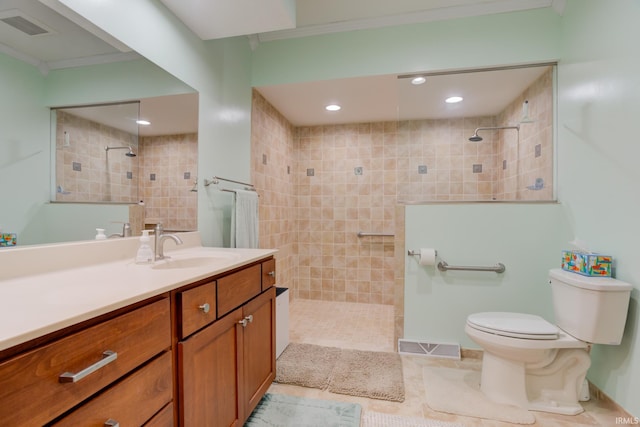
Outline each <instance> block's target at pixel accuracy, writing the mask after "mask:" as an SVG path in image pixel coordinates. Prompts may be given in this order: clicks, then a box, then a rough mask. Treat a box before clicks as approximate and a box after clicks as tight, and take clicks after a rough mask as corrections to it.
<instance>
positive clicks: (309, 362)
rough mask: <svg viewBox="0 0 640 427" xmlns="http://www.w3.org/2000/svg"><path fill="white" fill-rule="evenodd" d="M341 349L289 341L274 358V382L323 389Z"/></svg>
mask: <svg viewBox="0 0 640 427" xmlns="http://www.w3.org/2000/svg"><path fill="white" fill-rule="evenodd" d="M341 351H342V350H341V349H339V348H336V347H323V346H319V345H314V344H297V343H291V344H289V345H288V346H287V348H285V349H284V351H283V352H282V354H281V355H280V357H278V360H276V379H275V382H277V383H281V384H293V385H299V386H302V387H310V388H319V389H322V390H324V389H325V388H327V385H329V376H330V375H331V371H333V368H334V366H335V365H336V361H337V360H338V356H339V355H340V352H341Z"/></svg>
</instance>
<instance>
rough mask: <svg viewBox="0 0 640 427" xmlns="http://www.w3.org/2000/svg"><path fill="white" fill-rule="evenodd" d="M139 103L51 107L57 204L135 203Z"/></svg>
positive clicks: (55, 199)
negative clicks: (53, 129) (53, 124)
mask: <svg viewBox="0 0 640 427" xmlns="http://www.w3.org/2000/svg"><path fill="white" fill-rule="evenodd" d="M139 107H140V103H139V102H125V103H117V104H106V105H89V106H82V107H67V108H54V109H52V117H51V118H52V120H53V123H55V126H54V128H55V153H56V160H55V161H56V165H55V171H56V180H55V196H54V197H53V201H57V202H100V203H106V202H115V203H137V202H138V201H139V200H140V199H139V198H138V181H139V177H140V174H139V170H138V169H139V168H138V157H137V156H136V154H135V153H137V152H138V124H137V123H136V121H137V120H138V113H139Z"/></svg>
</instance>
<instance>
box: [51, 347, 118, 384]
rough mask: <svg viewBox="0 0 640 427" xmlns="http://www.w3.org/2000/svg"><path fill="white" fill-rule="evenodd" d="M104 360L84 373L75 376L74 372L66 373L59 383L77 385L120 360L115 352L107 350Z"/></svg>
mask: <svg viewBox="0 0 640 427" xmlns="http://www.w3.org/2000/svg"><path fill="white" fill-rule="evenodd" d="M102 356H103V358H102V359H101V360H99V361H98V362H96V363H94V364H93V365H91V366H88V367H86V368H84V369H83V370H82V371H80V372H78V373H76V374H74V373H73V372H65V373H64V374H61V375H60V376H59V377H58V381H59V382H61V383H77V382H78V381H80V380H81V379H83V378H84V377H86V376H87V375H89V374H91V373H93V372H95V371H97V370H98V369H100V368H102V367H104V366H106V365H108V364H109V363H111V362H113V361H114V360H116V359H117V358H118V353H116V352H115V351H111V350H107V351H105V352H104V353H102Z"/></svg>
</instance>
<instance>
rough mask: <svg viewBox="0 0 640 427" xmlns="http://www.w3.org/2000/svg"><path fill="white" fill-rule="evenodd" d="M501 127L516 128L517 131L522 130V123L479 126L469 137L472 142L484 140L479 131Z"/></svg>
mask: <svg viewBox="0 0 640 427" xmlns="http://www.w3.org/2000/svg"><path fill="white" fill-rule="evenodd" d="M500 129H515V130H517V131H520V125H515V126H491V127H486V128H477V129H476V131H475V132H474V133H473V136H471V137H470V138H469V141H471V142H479V141H482V137H481V136H480V135H478V131H481V130H500Z"/></svg>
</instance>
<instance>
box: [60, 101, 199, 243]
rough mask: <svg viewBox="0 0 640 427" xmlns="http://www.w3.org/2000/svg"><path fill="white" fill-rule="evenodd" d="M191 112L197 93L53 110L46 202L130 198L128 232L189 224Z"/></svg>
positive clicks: (194, 151)
mask: <svg viewBox="0 0 640 427" xmlns="http://www.w3.org/2000/svg"><path fill="white" fill-rule="evenodd" d="M197 117H198V95H197V93H190V94H182V95H171V96H162V97H155V98H146V99H142V100H139V101H133V102H132V101H129V102H122V103H116V104H103V105H92V106H81V107H65V108H54V109H52V120H55V121H54V123H55V126H53V127H52V128H53V129H55V134H54V138H52V140H53V141H54V143H55V153H56V155H55V163H56V164H55V168H54V169H53V170H55V171H56V174H55V175H56V176H55V188H53V190H52V194H53V196H52V201H54V202H63V203H64V202H73V203H101V204H103V203H117V204H131V205H132V207H131V209H130V218H129V220H130V222H131V225H132V228H133V230H134V234H139V230H140V229H142V228H153V227H154V226H155V224H157V223H162V224H163V226H164V228H165V230H172V231H192V230H196V229H197V185H196V184H197V164H198V133H197V129H198V119H197ZM139 206H144V207H143V208H141V207H139Z"/></svg>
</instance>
